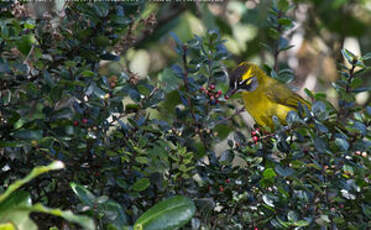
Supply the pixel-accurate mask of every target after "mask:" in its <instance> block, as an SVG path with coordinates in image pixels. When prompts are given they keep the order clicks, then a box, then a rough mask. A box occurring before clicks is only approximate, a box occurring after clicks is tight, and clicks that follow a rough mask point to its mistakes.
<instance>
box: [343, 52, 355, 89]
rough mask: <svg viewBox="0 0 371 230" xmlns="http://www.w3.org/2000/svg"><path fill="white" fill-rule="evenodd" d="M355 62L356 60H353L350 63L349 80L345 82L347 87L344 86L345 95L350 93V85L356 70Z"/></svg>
mask: <svg viewBox="0 0 371 230" xmlns="http://www.w3.org/2000/svg"><path fill="white" fill-rule="evenodd" d="M356 62H357V60H356V59H355V60H354V61H353V63H352V68H351V69H350V71H349V78H348V80H347V85H346V88H345V91H346V92H347V93H350V90H351V87H350V84H351V83H352V80H353V78H354V69H355V68H356V64H355V63H356Z"/></svg>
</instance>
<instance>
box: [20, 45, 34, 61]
mask: <svg viewBox="0 0 371 230" xmlns="http://www.w3.org/2000/svg"><path fill="white" fill-rule="evenodd" d="M34 49H35V44H32V46H31V49H30V51H29V52H28V54H27V56H26V58H25V59H24V61H23V64H28V63H27V62H28V59H29V58H30V57H31V54H32V53H33V50H34Z"/></svg>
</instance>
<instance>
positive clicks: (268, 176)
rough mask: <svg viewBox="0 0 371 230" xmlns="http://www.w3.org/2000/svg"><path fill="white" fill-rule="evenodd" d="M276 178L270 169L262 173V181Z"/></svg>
mask: <svg viewBox="0 0 371 230" xmlns="http://www.w3.org/2000/svg"><path fill="white" fill-rule="evenodd" d="M276 176H277V174H276V173H275V172H274V170H273V169H272V168H267V169H266V170H264V172H263V177H264V179H272V178H275V177H276Z"/></svg>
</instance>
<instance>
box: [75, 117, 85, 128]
mask: <svg viewBox="0 0 371 230" xmlns="http://www.w3.org/2000/svg"><path fill="white" fill-rule="evenodd" d="M81 122H82V123H83V124H87V123H88V122H89V120H88V118H86V117H84V118H82V119H81ZM79 124H80V123H79V121H77V120H75V121H73V126H75V127H77V126H79Z"/></svg>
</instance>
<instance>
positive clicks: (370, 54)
mask: <svg viewBox="0 0 371 230" xmlns="http://www.w3.org/2000/svg"><path fill="white" fill-rule="evenodd" d="M369 59H371V53H366V54H365V55H363V56H362V57H361V58H360V60H362V61H367V60H369Z"/></svg>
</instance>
